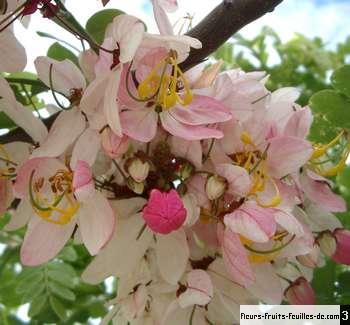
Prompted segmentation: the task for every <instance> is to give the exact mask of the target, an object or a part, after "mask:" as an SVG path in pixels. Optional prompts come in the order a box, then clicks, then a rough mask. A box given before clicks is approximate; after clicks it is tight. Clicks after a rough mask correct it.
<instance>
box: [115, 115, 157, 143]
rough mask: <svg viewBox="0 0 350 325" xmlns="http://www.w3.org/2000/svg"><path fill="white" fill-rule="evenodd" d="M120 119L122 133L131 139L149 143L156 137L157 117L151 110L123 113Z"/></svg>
mask: <svg viewBox="0 0 350 325" xmlns="http://www.w3.org/2000/svg"><path fill="white" fill-rule="evenodd" d="M120 119H121V124H122V130H123V133H125V134H126V135H127V136H129V137H130V138H132V139H135V140H137V141H141V142H149V141H151V140H152V139H153V138H154V137H155V135H156V132H157V121H158V115H157V113H156V112H155V111H154V110H153V109H141V110H130V111H125V112H122V113H121V114H120Z"/></svg>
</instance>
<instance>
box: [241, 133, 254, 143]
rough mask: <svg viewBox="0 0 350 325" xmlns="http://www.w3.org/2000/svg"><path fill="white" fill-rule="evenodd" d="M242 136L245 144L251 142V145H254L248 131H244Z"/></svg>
mask: <svg viewBox="0 0 350 325" xmlns="http://www.w3.org/2000/svg"><path fill="white" fill-rule="evenodd" d="M240 138H241V141H242V142H243V143H244V144H250V145H252V146H254V143H253V141H252V138H251V136H250V134H249V133H248V132H242V133H241V137H240Z"/></svg>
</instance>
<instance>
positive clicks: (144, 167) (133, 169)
mask: <svg viewBox="0 0 350 325" xmlns="http://www.w3.org/2000/svg"><path fill="white" fill-rule="evenodd" d="M149 169H150V164H149V162H148V161H142V160H141V159H140V158H134V159H132V161H131V162H130V164H129V165H128V168H127V171H128V173H129V174H130V176H131V177H132V178H133V179H134V181H136V182H137V183H142V182H143V181H144V180H145V179H146V178H147V176H148V173H149Z"/></svg>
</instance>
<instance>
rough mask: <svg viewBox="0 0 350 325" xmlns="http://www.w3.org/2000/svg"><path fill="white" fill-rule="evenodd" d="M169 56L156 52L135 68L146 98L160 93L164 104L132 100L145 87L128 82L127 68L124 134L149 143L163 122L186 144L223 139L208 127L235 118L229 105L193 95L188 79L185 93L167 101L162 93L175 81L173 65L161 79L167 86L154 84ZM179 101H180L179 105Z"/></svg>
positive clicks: (122, 94)
mask: <svg viewBox="0 0 350 325" xmlns="http://www.w3.org/2000/svg"><path fill="white" fill-rule="evenodd" d="M168 56H169V54H168V52H167V51H166V50H165V49H164V48H155V49H153V50H149V51H148V52H147V53H146V55H144V56H143V57H141V59H140V60H139V61H138V64H137V63H134V64H133V66H136V78H137V80H138V82H141V85H143V86H144V88H145V89H146V90H144V89H142V91H144V92H145V93H147V96H146V97H149V98H151V97H152V96H153V95H154V93H155V92H157V91H158V92H160V95H161V96H160V95H159V96H158V97H159V98H161V99H162V100H164V102H162V103H157V102H156V100H155V99H156V98H152V99H150V100H148V101H147V100H143V102H142V100H141V102H140V101H137V100H135V99H133V98H131V97H130V93H132V94H133V96H134V97H135V96H136V97H139V96H140V94H141V93H142V92H141V86H139V87H138V89H136V87H135V85H134V80H132V78H131V77H130V76H129V79H127V69H128V67H125V68H124V70H123V73H122V77H121V83H120V88H119V94H118V99H119V101H120V104H121V109H122V112H121V114H120V120H121V125H122V131H123V133H124V134H126V135H128V136H129V137H130V138H132V139H135V140H138V141H141V142H149V141H151V140H152V139H153V138H154V137H155V135H156V132H157V128H158V123H159V122H160V124H161V126H162V127H163V129H164V130H166V131H167V132H169V133H170V134H172V135H174V136H177V137H179V138H182V139H185V140H189V141H193V140H202V139H209V138H222V136H223V134H222V132H221V131H219V130H217V129H215V128H213V127H209V126H208V125H213V124H215V123H219V122H224V121H228V120H230V119H231V118H232V115H231V114H230V112H229V110H228V108H227V107H226V106H225V105H223V104H222V103H221V102H219V101H218V100H216V99H215V98H212V97H209V96H202V95H196V94H192V91H191V90H190V89H189V85H188V83H187V81H186V80H185V79H183V83H184V84H185V89H184V90H183V91H181V92H177V91H176V90H175V89H173V90H172V92H171V94H170V95H167V96H168V97H166V96H165V95H164V94H165V93H164V94H163V93H162V92H164V90H162V89H165V87H168V85H166V82H169V80H171V78H173V76H172V75H171V73H172V72H171V70H172V68H171V66H170V65H169V64H168V66H167V69H166V70H165V71H166V78H165V77H164V78H163V79H161V80H166V82H165V81H162V82H160V84H157V85H156V87H155V85H154V84H152V82H153V81H152V80H153V79H157V78H159V75H158V74H159V73H160V72H159V71H156V70H155V67H157V66H158V67H159V66H160V65H161V64H163V65H164V64H166V62H167V57H168ZM162 62H163V63H162ZM177 63H178V62H177ZM177 63H173V64H174V69H178V67H177ZM162 69H163V68H162ZM158 70H159V69H158ZM146 86H147V87H146ZM152 87H155V88H158V90H157V89H153V90H151V88H152ZM186 96H187V97H186ZM191 96H193V97H191ZM141 97H144V96H141ZM153 97H154V96H153ZM156 97H157V96H156ZM175 98H177V100H176V102H175ZM185 98H187V99H185ZM189 98H191V99H189ZM165 106H166V107H165Z"/></svg>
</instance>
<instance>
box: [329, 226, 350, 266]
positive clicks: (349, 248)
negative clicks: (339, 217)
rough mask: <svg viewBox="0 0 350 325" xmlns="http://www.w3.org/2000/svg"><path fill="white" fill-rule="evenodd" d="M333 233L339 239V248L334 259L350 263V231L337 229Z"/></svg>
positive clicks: (346, 263) (342, 262)
mask: <svg viewBox="0 0 350 325" xmlns="http://www.w3.org/2000/svg"><path fill="white" fill-rule="evenodd" d="M333 234H334V235H335V238H336V240H337V248H336V251H335V253H334V255H333V256H332V259H333V260H334V261H335V262H337V263H341V264H345V265H350V231H349V230H346V229H336V230H335V231H334V233H333Z"/></svg>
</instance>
